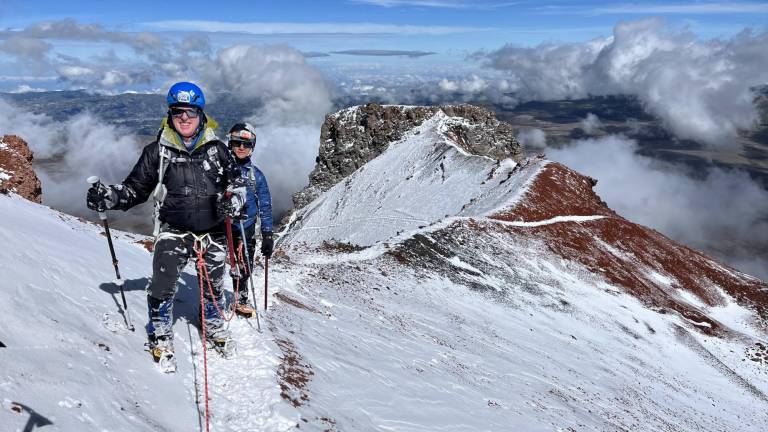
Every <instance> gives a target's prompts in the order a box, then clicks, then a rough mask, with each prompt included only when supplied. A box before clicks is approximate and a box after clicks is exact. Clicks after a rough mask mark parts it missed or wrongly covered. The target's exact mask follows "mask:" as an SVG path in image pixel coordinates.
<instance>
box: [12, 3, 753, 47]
mask: <svg viewBox="0 0 768 432" xmlns="http://www.w3.org/2000/svg"><path fill="white" fill-rule="evenodd" d="M0 7H1V9H0V25H2V27H6V28H8V27H11V28H21V27H24V26H27V25H29V24H32V23H35V22H39V21H45V20H58V19H62V18H66V17H72V18H75V19H77V20H78V21H79V22H83V23H99V24H101V25H103V26H105V27H106V28H108V29H114V30H125V31H139V30H151V31H160V30H162V31H172V30H174V29H176V28H186V29H195V28H196V27H202V24H199V25H197V26H196V25H195V23H194V21H209V22H210V21H215V22H219V23H220V24H219V25H218V28H219V29H220V30H226V29H227V25H226V23H232V24H238V23H240V24H242V23H246V24H247V23H294V24H304V25H308V24H318V23H322V24H328V26H327V27H328V28H332V27H333V25H334V24H336V25H338V27H339V29H340V31H348V30H350V29H351V28H352V27H353V26H355V25H356V27H355V29H354V30H353V31H354V32H356V33H357V32H363V31H365V30H364V29H365V25H366V24H379V25H389V26H393V27H396V26H414V27H417V29H414V31H416V32H418V31H419V28H420V29H422V30H423V33H416V34H415V35H410V37H398V36H396V35H392V34H385V35H382V34H380V31H381V29H380V28H379V29H377V28H376V27H373V26H371V32H372V33H373V34H372V35H368V36H366V37H362V38H361V39H362V40H350V38H348V37H333V36H331V35H327V36H325V37H322V38H318V37H315V38H306V37H304V38H301V37H291V36H288V35H283V36H282V37H279V38H266V39H270V40H272V39H281V40H286V41H293V42H295V43H296V44H299V45H306V46H318V47H321V46H327V47H328V49H346V47H349V46H358V45H363V44H365V43H369V44H373V45H375V46H376V47H383V46H386V47H388V49H431V50H440V49H441V50H446V49H447V48H448V47H459V48H462V49H481V48H485V49H494V48H497V47H499V46H500V45H502V44H504V43H516V44H521V45H532V44H536V43H540V42H568V41H583V40H585V39H588V38H591V37H597V36H601V35H606V34H609V33H610V31H611V28H612V27H613V26H614V24H616V22H617V21H621V20H630V19H634V18H638V17H643V16H662V17H665V19H667V20H668V21H669V22H670V23H671V24H674V25H679V26H683V25H685V26H688V27H689V28H690V29H691V30H693V31H694V32H696V33H697V34H699V35H701V36H704V37H722V36H728V35H731V34H733V33H735V32H737V31H739V30H741V29H742V28H744V27H756V28H760V27H765V25H766V22H768V2H749V1H739V2H724V1H716V2H710V1H687V2H686V1H682V2H670V1H645V2H604V1H560V2H541V1H527V0H521V1H505V0H501V1H494V0H478V1H472V0H341V1H309V0H299V1H280V2H275V1H225V2H219V3H211V2H210V1H198V0H188V1H183V2H159V1H145V0H132V1H130V2H112V1H93V0H85V1H82V0H81V1H77V2H68V1H61V0H42V1H34V0H33V1H22V0H10V1H5V2H3V3H2V6H0ZM168 21H186V22H187V25H186V26H173V25H164V24H158V23H161V22H168ZM259 27H260V26H259V25H254V26H253V31H258V28H259ZM429 27H444V28H445V32H446V33H444V34H440V35H439V36H440V37H435V35H431V34H429V30H428V28H429ZM296 28H297V29H300V28H301V26H296ZM462 28H464V29H465V30H462ZM451 29H455V30H454V31H451ZM471 29H477V30H476V31H472V30H471ZM306 31H311V29H309V28H308V29H307V30H306ZM325 31H326V30H324V32H325ZM374 36H378V37H374ZM308 39H311V40H308ZM446 39H448V42H449V43H446ZM336 47H338V48H336ZM300 48H301V47H300Z"/></svg>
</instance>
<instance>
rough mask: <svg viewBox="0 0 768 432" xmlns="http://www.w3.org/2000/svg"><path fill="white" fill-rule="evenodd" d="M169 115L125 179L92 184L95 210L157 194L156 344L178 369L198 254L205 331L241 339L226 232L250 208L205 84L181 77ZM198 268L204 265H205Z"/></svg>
mask: <svg viewBox="0 0 768 432" xmlns="http://www.w3.org/2000/svg"><path fill="white" fill-rule="evenodd" d="M167 102H168V115H167V117H166V118H165V119H164V120H163V123H162V127H161V128H160V131H159V132H158V136H157V140H156V141H154V142H152V143H150V144H149V145H147V146H146V147H144V150H143V151H142V152H141V156H140V157H139V160H138V162H136V165H135V166H134V167H133V170H131V172H130V174H128V177H126V179H125V180H124V181H123V182H122V183H120V184H116V185H111V186H103V185H101V184H100V183H97V184H96V185H94V186H93V187H91V188H90V189H89V190H88V194H87V204H88V208H90V209H99V208H101V209H104V208H106V209H116V210H128V209H130V208H131V207H133V206H135V205H137V204H141V203H143V202H145V201H147V199H149V198H150V197H152V198H153V201H154V207H155V229H154V236H155V243H154V252H153V258H152V279H151V280H150V282H149V284H148V286H147V303H148V308H149V323H148V324H147V335H148V338H149V346H150V351H151V353H152V356H153V358H154V359H155V361H156V362H158V363H159V365H160V367H161V369H162V370H163V371H165V372H173V371H175V370H176V359H175V357H174V350H173V299H174V296H175V294H176V291H177V286H176V284H177V281H178V279H179V276H180V274H181V271H182V270H183V269H184V267H185V266H186V265H187V262H188V261H189V260H190V258H192V259H196V260H198V259H200V255H202V260H203V261H204V269H205V271H203V272H202V273H203V274H202V275H200V276H201V277H202V278H203V280H205V279H206V278H207V279H208V280H209V281H210V288H209V287H208V283H207V281H204V284H205V285H206V286H205V291H204V302H203V303H204V304H203V305H201V308H202V311H203V313H202V315H203V316H204V327H205V335H206V337H207V340H208V341H210V342H211V346H212V347H213V348H215V349H216V350H218V351H219V352H220V353H222V354H223V355H225V356H228V355H229V354H231V353H232V352H233V348H234V344H233V343H232V341H231V340H230V335H229V333H228V330H227V329H226V328H225V327H224V320H223V318H222V316H221V310H222V308H223V307H222V306H221V304H220V303H221V299H222V294H223V285H224V284H223V280H224V279H223V278H224V262H225V256H226V252H225V245H226V236H225V233H224V224H223V221H224V218H225V217H227V216H229V217H240V212H241V211H244V203H245V183H244V182H243V179H242V176H241V171H240V168H239V166H238V164H237V163H236V162H235V160H234V158H233V157H232V155H231V154H230V152H229V150H228V149H227V146H226V145H225V144H224V143H223V142H221V141H220V140H219V139H218V138H217V137H216V134H215V133H214V129H215V128H216V123H215V122H214V121H213V120H211V119H209V118H207V116H206V115H205V112H204V109H205V96H204V95H203V91H202V90H201V89H200V87H198V86H196V85H195V84H192V83H189V82H179V83H176V84H174V85H173V86H171V88H170V90H168V96H167ZM200 271H201V270H200V267H198V272H200Z"/></svg>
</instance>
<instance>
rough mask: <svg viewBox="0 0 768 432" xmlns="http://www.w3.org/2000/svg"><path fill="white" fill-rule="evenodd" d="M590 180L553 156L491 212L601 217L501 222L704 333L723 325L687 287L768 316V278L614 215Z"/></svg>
mask: <svg viewBox="0 0 768 432" xmlns="http://www.w3.org/2000/svg"><path fill="white" fill-rule="evenodd" d="M595 184H596V182H595V181H594V180H593V179H591V178H589V177H586V176H583V175H581V174H579V173H577V172H575V171H573V170H571V169H569V168H567V167H565V166H563V165H561V164H559V163H549V164H548V165H547V166H546V167H544V169H543V170H542V172H541V173H540V174H539V175H538V176H537V178H536V179H535V180H534V181H533V183H532V184H531V185H530V188H529V190H528V191H527V192H526V194H525V195H524V196H523V198H522V199H521V200H520V201H519V202H518V204H517V205H516V206H515V207H514V208H513V209H511V210H509V211H506V212H504V213H501V214H496V215H494V216H492V218H493V219H497V220H503V221H509V222H520V221H525V222H536V221H547V220H550V219H553V218H556V217H566V218H567V217H569V216H602V217H603V218H600V219H595V220H590V221H587V222H581V223H573V222H569V223H547V224H542V225H540V226H524V227H523V226H519V227H518V226H514V225H513V224H507V225H505V226H504V229H506V230H509V231H508V232H509V233H510V234H512V235H514V236H515V237H516V238H518V239H520V238H525V237H531V238H535V239H538V240H543V241H544V243H545V245H546V247H548V248H549V250H550V251H551V252H553V253H555V254H557V255H559V256H561V257H562V258H564V259H567V260H572V261H577V262H580V263H581V264H583V265H584V266H586V267H587V268H588V269H589V270H590V271H592V272H593V273H595V274H598V275H602V276H603V277H604V278H605V279H606V280H607V281H608V282H609V283H611V284H613V285H615V286H619V287H622V288H623V289H624V290H626V292H628V293H630V294H632V295H634V296H636V297H637V298H638V299H640V300H641V301H643V302H644V303H645V304H647V305H649V306H651V307H653V308H655V309H657V310H660V311H663V310H673V311H676V312H677V313H679V314H680V315H682V316H684V317H686V318H688V319H689V320H691V321H693V322H694V323H696V325H697V326H698V328H699V329H701V330H702V331H704V332H705V333H720V334H722V333H724V332H727V329H722V328H721V327H722V326H721V325H720V324H719V323H718V322H717V321H715V320H714V319H712V318H711V317H709V316H707V315H706V314H705V313H703V312H702V311H700V310H699V309H698V308H697V307H696V306H695V305H693V304H691V303H690V302H688V301H685V299H683V298H682V297H681V296H680V295H679V293H678V290H683V291H687V292H689V293H692V294H694V295H695V296H696V297H698V298H699V299H700V300H701V301H702V303H704V304H706V305H708V306H714V305H719V304H722V303H723V302H724V298H723V295H722V294H721V291H720V289H722V290H724V291H725V292H726V293H728V294H730V295H731V296H732V297H733V298H734V299H736V301H737V302H738V303H739V304H741V305H742V306H746V307H749V308H750V309H753V310H756V311H757V312H758V315H759V316H760V317H761V318H762V320H763V323H762V324H763V326H765V325H766V323H768V284H766V283H765V282H762V281H760V280H759V279H757V278H754V277H751V276H748V275H746V274H744V273H741V272H739V271H738V270H735V269H733V268H730V267H728V266H727V265H725V264H723V263H720V262H718V261H716V260H715V259H713V258H710V257H708V256H706V255H704V254H703V253H701V252H698V251H695V250H693V249H690V248H688V247H685V246H683V245H681V244H678V243H676V242H674V241H673V240H670V239H669V238H667V237H665V236H664V235H662V234H660V233H658V232H657V231H654V230H652V229H650V228H647V227H644V226H642V225H639V224H636V223H633V222H630V221H628V220H626V219H624V218H623V217H621V216H619V215H618V214H616V213H615V212H614V211H613V210H611V209H610V208H608V206H607V205H606V204H605V203H604V202H603V201H602V200H601V199H600V198H599V197H598V196H597V194H595V192H594V191H593V190H592V187H593V186H594V185H595Z"/></svg>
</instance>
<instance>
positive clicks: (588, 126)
mask: <svg viewBox="0 0 768 432" xmlns="http://www.w3.org/2000/svg"><path fill="white" fill-rule="evenodd" d="M579 126H580V127H581V129H582V130H583V131H584V132H585V133H586V134H587V135H594V134H595V132H597V131H598V130H599V129H600V128H602V127H603V122H601V121H600V118H599V117H598V116H596V115H594V114H592V113H587V117H586V118H584V119H583V120H582V121H581V122H579Z"/></svg>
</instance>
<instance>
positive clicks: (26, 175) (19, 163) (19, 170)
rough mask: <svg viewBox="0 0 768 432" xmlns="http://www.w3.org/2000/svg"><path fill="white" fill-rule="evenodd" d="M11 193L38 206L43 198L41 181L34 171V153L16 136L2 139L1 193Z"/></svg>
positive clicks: (0, 158) (0, 157) (0, 162)
mask: <svg viewBox="0 0 768 432" xmlns="http://www.w3.org/2000/svg"><path fill="white" fill-rule="evenodd" d="M9 192H13V193H16V194H18V195H20V196H22V197H24V198H26V199H28V200H30V201H33V202H36V203H38V204H39V203H41V202H42V198H43V190H42V188H41V186H40V180H39V179H38V178H37V174H35V170H33V169H32V151H31V150H30V149H29V146H27V143H26V142H24V140H23V139H21V138H19V137H17V136H16V135H4V136H3V138H2V139H0V193H3V194H8V193H9Z"/></svg>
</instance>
